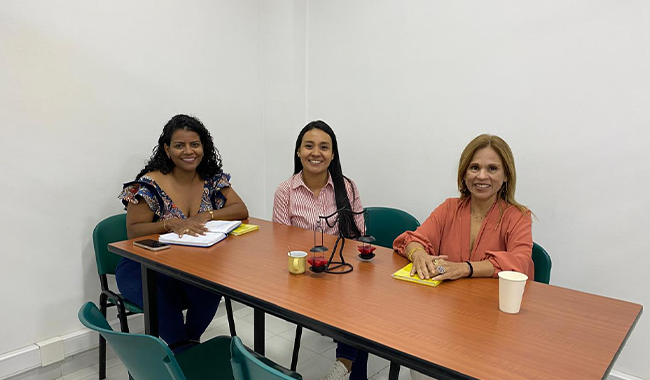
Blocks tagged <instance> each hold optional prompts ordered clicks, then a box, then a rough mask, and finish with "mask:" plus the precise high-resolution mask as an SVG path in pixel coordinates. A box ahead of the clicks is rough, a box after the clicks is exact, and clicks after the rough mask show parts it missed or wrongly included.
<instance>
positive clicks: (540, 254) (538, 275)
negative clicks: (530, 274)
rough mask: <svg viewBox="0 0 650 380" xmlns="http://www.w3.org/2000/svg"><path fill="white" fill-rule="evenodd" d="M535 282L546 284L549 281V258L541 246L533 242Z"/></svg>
mask: <svg viewBox="0 0 650 380" xmlns="http://www.w3.org/2000/svg"><path fill="white" fill-rule="evenodd" d="M533 264H534V265H535V281H537V282H543V283H545V284H548V283H549V282H550V281H551V264H552V263H551V256H549V254H548V252H546V250H545V249H544V248H542V246H541V245H539V244H537V243H535V242H533Z"/></svg>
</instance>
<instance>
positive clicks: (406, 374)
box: [370, 367, 411, 380]
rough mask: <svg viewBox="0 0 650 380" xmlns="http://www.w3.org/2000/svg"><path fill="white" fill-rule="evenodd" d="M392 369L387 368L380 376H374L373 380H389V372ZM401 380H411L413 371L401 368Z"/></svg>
mask: <svg viewBox="0 0 650 380" xmlns="http://www.w3.org/2000/svg"><path fill="white" fill-rule="evenodd" d="M389 370H390V367H386V368H385V369H383V370H382V371H381V372H379V373H378V374H376V375H374V376H372V377H371V378H370V379H371V380H388V372H389ZM398 379H399V380H411V370H410V369H408V368H406V367H401V368H400V371H399V377H398Z"/></svg>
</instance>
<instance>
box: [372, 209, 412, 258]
mask: <svg viewBox="0 0 650 380" xmlns="http://www.w3.org/2000/svg"><path fill="white" fill-rule="evenodd" d="M365 211H366V234H368V235H372V236H373V237H374V238H375V239H376V240H375V243H374V244H376V245H379V246H382V247H386V248H393V241H394V240H395V238H397V237H398V236H399V235H400V234H402V233H403V232H404V231H415V229H416V228H418V227H419V226H420V222H418V220H417V219H415V217H413V216H412V215H411V214H409V213H408V212H406V211H402V210H399V209H396V208H390V207H367V208H366V209H365Z"/></svg>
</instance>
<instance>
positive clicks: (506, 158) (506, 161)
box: [458, 134, 529, 214]
mask: <svg viewBox="0 0 650 380" xmlns="http://www.w3.org/2000/svg"><path fill="white" fill-rule="evenodd" d="M487 147H490V148H492V149H493V150H494V151H495V152H496V153H497V155H498V156H499V158H501V162H502V163H503V170H504V171H505V177H506V181H504V182H503V185H502V186H501V188H500V189H499V193H498V197H499V198H500V199H502V200H504V201H505V202H506V203H507V204H509V205H513V206H515V207H517V208H518V209H519V210H521V212H522V213H524V214H526V213H527V212H529V210H528V208H527V207H526V206H524V205H522V204H520V203H518V202H517V201H516V200H515V189H516V188H517V171H516V170H515V157H514V156H513V155H512V151H511V150H510V147H509V146H508V144H507V143H506V142H505V141H504V140H503V139H502V138H501V137H499V136H495V135H488V134H483V135H479V136H476V137H475V138H474V139H473V140H472V141H470V142H469V144H467V146H466V147H465V149H464V150H463V153H462V154H461V155H460V161H459V162H458V191H460V198H461V199H467V198H469V196H470V195H471V193H470V192H469V189H468V188H467V185H466V184H465V173H467V168H468V167H469V164H470V163H471V162H472V158H474V154H475V153H476V152H477V151H479V150H481V149H483V148H487Z"/></svg>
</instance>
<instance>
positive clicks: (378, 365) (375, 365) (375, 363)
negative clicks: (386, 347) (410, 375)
mask: <svg viewBox="0 0 650 380" xmlns="http://www.w3.org/2000/svg"><path fill="white" fill-rule="evenodd" d="M389 365H390V362H389V361H388V360H386V359H384V358H380V357H379V356H376V355H373V354H370V355H368V377H372V376H374V375H376V374H378V373H379V372H381V371H383V370H384V369H386V368H388V366H389ZM400 372H401V371H400Z"/></svg>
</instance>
